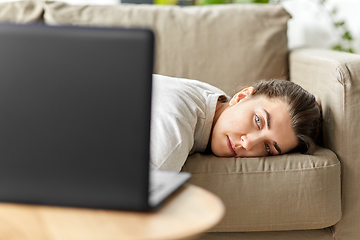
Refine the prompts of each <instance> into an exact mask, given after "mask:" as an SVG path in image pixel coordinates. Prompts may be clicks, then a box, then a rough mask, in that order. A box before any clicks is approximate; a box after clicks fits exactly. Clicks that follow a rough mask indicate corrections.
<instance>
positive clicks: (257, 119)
mask: <svg viewBox="0 0 360 240" xmlns="http://www.w3.org/2000/svg"><path fill="white" fill-rule="evenodd" d="M255 122H256V124H257V125H258V126H259V127H261V121H260V118H259V116H258V115H255Z"/></svg>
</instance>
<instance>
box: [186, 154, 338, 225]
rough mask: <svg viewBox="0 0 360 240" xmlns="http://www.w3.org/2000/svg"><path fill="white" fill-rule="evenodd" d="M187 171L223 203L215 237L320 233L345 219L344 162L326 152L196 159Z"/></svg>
mask: <svg viewBox="0 0 360 240" xmlns="http://www.w3.org/2000/svg"><path fill="white" fill-rule="evenodd" d="M183 171H188V172H191V173H192V174H193V175H192V178H191V180H190V182H191V183H193V184H196V185H198V186H201V187H203V188H206V189H208V190H210V191H212V192H213V193H215V194H216V195H218V196H219V197H220V198H221V199H222V200H223V202H224V204H225V206H226V214H225V217H224V219H223V220H222V221H221V222H220V224H219V225H217V226H216V227H215V228H214V229H212V231H215V232H216V231H221V232H247V231H280V230H305V229H321V228H325V227H329V226H332V225H334V224H335V223H337V222H338V221H339V220H340V218H341V198H340V197H341V196H340V195H341V191H340V188H341V187H340V162H339V160H338V158H337V156H336V155H335V154H334V153H333V152H332V151H330V150H328V149H324V148H319V149H318V150H317V151H316V152H315V154H314V155H302V154H299V153H293V154H285V155H280V156H272V157H262V158H218V157H215V156H213V155H204V154H194V155H191V156H190V157H189V158H188V160H187V162H186V164H185V166H184V167H183Z"/></svg>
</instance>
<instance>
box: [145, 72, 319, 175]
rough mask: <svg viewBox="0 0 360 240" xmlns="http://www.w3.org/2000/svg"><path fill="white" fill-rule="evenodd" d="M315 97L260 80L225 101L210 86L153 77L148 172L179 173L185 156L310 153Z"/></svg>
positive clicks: (295, 87) (291, 85)
mask: <svg viewBox="0 0 360 240" xmlns="http://www.w3.org/2000/svg"><path fill="white" fill-rule="evenodd" d="M319 124H320V109H319V106H318V105H317V103H316V99H315V97H314V96H313V95H312V94H310V93H308V92H307V91H305V90H304V89H303V88H301V87H300V86H299V85H296V84H294V83H292V82H289V81H282V80H273V81H262V82H259V83H258V84H256V85H255V86H253V87H248V88H245V89H243V90H241V91H240V92H238V93H237V94H235V95H234V96H233V98H231V99H230V98H229V97H228V96H226V94H225V93H224V92H223V91H221V90H220V89H218V88H216V87H214V86H211V85H209V84H206V83H203V82H199V81H195V80H187V79H179V78H171V77H166V76H161V75H154V76H153V100H152V119H151V141H150V152H151V168H152V169H155V170H158V169H160V170H173V171H180V170H181V168H182V166H183V164H184V163H185V161H186V159H187V157H188V155H189V154H192V153H194V152H205V151H206V150H207V149H209V150H211V151H212V152H213V153H214V154H215V155H216V156H219V157H261V156H267V155H279V154H284V153H287V152H290V151H299V152H301V153H307V154H312V153H313V152H314V149H315V139H316V137H317V134H318V132H319Z"/></svg>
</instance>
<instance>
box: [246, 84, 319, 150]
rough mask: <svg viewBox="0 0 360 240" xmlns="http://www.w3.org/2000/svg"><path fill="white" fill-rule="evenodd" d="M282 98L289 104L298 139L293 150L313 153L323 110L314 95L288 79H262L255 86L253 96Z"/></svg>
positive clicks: (317, 139)
mask: <svg viewBox="0 0 360 240" xmlns="http://www.w3.org/2000/svg"><path fill="white" fill-rule="evenodd" d="M260 94H261V95H265V96H266V97H268V98H280V99H282V100H284V101H285V102H286V103H288V104H289V108H288V111H289V114H290V118H291V124H292V128H293V130H294V132H295V135H296V137H297V139H298V146H297V147H296V148H295V149H294V150H293V151H296V152H301V153H305V154H313V153H314V151H315V147H316V144H319V137H320V136H319V133H320V125H321V110H320V107H319V105H318V103H317V102H316V98H315V96H314V95H312V94H311V93H309V92H308V91H306V90H305V89H303V88H302V87H301V86H299V85H297V84H295V83H293V82H290V81H286V80H271V81H260V82H259V83H257V84H255V86H254V93H253V96H256V95H260Z"/></svg>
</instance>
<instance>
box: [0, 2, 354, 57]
mask: <svg viewBox="0 0 360 240" xmlns="http://www.w3.org/2000/svg"><path fill="white" fill-rule="evenodd" d="M7 1H9V0H0V2H7ZM62 2H67V3H70V4H76V5H79V4H80V5H87V4H94V5H116V4H119V3H136V4H164V5H180V6H185V5H209V4H229V3H236V4H244V3H250V4H255V3H258V4H281V5H282V6H283V7H284V8H285V9H286V10H287V11H288V12H289V13H290V14H291V16H292V19H291V20H290V21H289V23H288V32H287V34H288V47H289V49H294V48H299V47H315V48H328V49H334V50H339V51H345V52H352V53H357V54H360V0H62Z"/></svg>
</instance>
